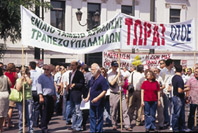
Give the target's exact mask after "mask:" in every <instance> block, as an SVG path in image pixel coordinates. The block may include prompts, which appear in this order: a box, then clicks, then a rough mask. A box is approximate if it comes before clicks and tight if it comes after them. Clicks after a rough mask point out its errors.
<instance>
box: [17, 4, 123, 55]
mask: <svg viewBox="0 0 198 133" xmlns="http://www.w3.org/2000/svg"><path fill="white" fill-rule="evenodd" d="M120 27H121V17H119V15H117V16H116V17H115V18H113V19H112V20H110V21H108V22H106V23H105V24H102V25H101V26H99V27H97V28H95V29H93V30H90V31H88V32H85V33H67V32H65V31H62V30H60V29H57V28H55V27H53V26H51V25H49V24H47V23H45V22H44V21H42V20H41V19H40V18H38V17H37V16H36V15H35V14H33V13H32V12H30V11H29V10H27V9H26V8H24V7H23V6H21V28H22V44H23V45H27V46H32V47H38V48H42V49H46V50H51V51H56V52H62V53H70V54H84V53H95V52H102V51H103V50H112V49H120Z"/></svg>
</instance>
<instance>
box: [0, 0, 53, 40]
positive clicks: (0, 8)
mask: <svg viewBox="0 0 198 133" xmlns="http://www.w3.org/2000/svg"><path fill="white" fill-rule="evenodd" d="M20 5H23V6H24V7H26V8H28V9H30V10H32V11H33V12H34V9H35V7H36V6H38V7H41V6H43V7H44V8H50V7H51V6H50V3H49V2H42V1H40V0H0V39H3V40H4V41H6V40H7V39H8V38H10V40H11V41H12V42H13V43H14V42H16V41H17V40H20V39H21V15H20Z"/></svg>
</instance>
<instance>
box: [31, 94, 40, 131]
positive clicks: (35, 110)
mask: <svg viewBox="0 0 198 133" xmlns="http://www.w3.org/2000/svg"><path fill="white" fill-rule="evenodd" d="M32 97H33V104H32V105H33V106H32V108H33V114H32V115H33V126H35V127H38V125H39V115H40V104H39V95H37V91H32Z"/></svg>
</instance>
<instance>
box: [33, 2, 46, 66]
mask: <svg viewBox="0 0 198 133" xmlns="http://www.w3.org/2000/svg"><path fill="white" fill-rule="evenodd" d="M37 1H39V0H37ZM41 3H42V6H41V9H42V10H41V19H42V20H44V5H43V3H44V0H41ZM35 13H36V15H37V16H38V17H39V18H40V7H39V6H36V7H35ZM34 58H35V59H38V60H40V48H37V47H35V48H34ZM42 61H43V62H44V49H42Z"/></svg>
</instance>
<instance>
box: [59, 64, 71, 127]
mask: <svg viewBox="0 0 198 133" xmlns="http://www.w3.org/2000/svg"><path fill="white" fill-rule="evenodd" d="M71 72H72V70H71V67H69V69H68V70H67V71H66V72H65V73H63V75H62V80H61V84H62V86H63V119H64V120H66V125H68V124H71V105H70V101H69V100H68V99H66V95H67V92H66V87H67V86H68V84H69V74H70V73H71Z"/></svg>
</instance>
